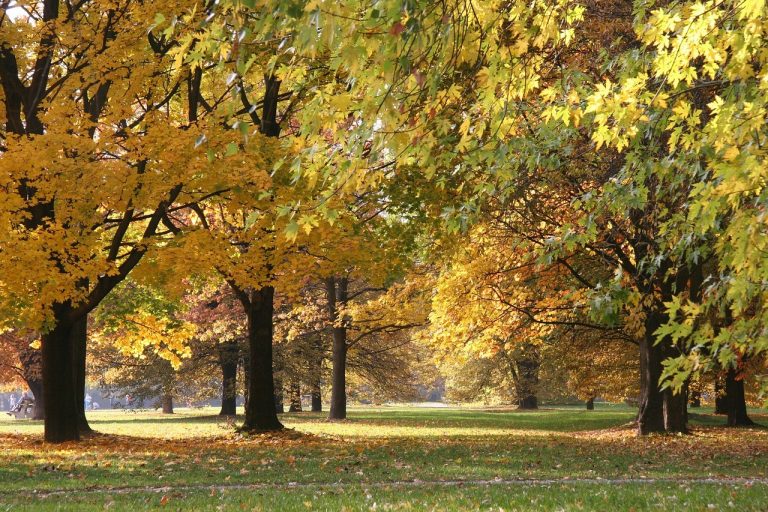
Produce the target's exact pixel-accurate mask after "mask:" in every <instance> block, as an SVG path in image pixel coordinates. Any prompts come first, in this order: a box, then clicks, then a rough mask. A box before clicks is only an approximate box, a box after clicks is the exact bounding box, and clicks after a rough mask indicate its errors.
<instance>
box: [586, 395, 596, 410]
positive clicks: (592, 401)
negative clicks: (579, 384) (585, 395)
mask: <svg viewBox="0 0 768 512" xmlns="http://www.w3.org/2000/svg"><path fill="white" fill-rule="evenodd" d="M587 410H588V411H594V410H595V397H592V398H590V399H589V400H587Z"/></svg>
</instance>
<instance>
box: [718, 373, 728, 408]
mask: <svg viewBox="0 0 768 512" xmlns="http://www.w3.org/2000/svg"><path fill="white" fill-rule="evenodd" d="M715 414H728V396H727V395H726V390H725V386H724V385H723V379H722V377H719V376H718V377H715Z"/></svg>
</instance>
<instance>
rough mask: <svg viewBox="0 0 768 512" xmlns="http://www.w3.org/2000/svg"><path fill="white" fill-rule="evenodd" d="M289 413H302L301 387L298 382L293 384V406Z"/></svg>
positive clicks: (290, 407)
mask: <svg viewBox="0 0 768 512" xmlns="http://www.w3.org/2000/svg"><path fill="white" fill-rule="evenodd" d="M288 412H302V411H301V385H300V384H299V383H298V382H296V381H294V382H291V405H290V406H289V407H288Z"/></svg>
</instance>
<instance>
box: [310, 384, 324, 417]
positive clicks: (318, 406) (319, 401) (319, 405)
mask: <svg viewBox="0 0 768 512" xmlns="http://www.w3.org/2000/svg"><path fill="white" fill-rule="evenodd" d="M322 411H323V397H322V394H321V393H320V385H319V384H315V387H314V389H312V412H322Z"/></svg>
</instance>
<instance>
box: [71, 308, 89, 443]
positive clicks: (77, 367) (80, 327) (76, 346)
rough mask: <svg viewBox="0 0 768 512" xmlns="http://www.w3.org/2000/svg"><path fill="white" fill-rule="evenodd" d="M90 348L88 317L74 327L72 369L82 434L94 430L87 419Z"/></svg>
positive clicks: (78, 420) (78, 422)
mask: <svg viewBox="0 0 768 512" xmlns="http://www.w3.org/2000/svg"><path fill="white" fill-rule="evenodd" d="M87 347H88V315H86V316H84V317H83V318H81V319H78V320H77V321H75V323H74V324H73V326H72V356H73V357H72V367H73V368H74V372H75V390H76V392H77V425H78V428H79V429H80V433H81V434H89V433H91V432H93V429H92V428H91V426H90V425H89V424H88V419H87V418H86V417H85V358H86V353H87Z"/></svg>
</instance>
